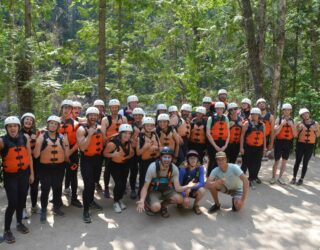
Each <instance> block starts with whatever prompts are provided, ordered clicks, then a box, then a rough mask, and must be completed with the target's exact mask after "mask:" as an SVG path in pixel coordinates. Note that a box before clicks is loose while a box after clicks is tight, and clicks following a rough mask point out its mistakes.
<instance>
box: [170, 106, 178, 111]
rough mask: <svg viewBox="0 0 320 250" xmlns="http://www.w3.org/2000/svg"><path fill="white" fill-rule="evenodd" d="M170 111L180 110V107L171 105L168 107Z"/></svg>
mask: <svg viewBox="0 0 320 250" xmlns="http://www.w3.org/2000/svg"><path fill="white" fill-rule="evenodd" d="M168 112H169V113H170V112H178V107H177V106H170V107H169V108H168Z"/></svg>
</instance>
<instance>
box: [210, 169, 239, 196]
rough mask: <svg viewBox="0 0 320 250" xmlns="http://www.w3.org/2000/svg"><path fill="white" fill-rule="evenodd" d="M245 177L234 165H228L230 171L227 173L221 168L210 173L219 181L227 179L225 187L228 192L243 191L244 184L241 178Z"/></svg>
mask: <svg viewBox="0 0 320 250" xmlns="http://www.w3.org/2000/svg"><path fill="white" fill-rule="evenodd" d="M241 175H243V172H242V170H241V168H240V167H239V166H238V165H236V164H232V163H228V169H227V171H226V172H223V171H222V170H221V169H220V168H219V167H217V168H215V169H213V170H212V171H211V173H210V176H211V177H214V178H217V179H223V178H226V180H225V182H224V185H225V186H226V188H227V189H228V190H235V191H242V189H243V182H242V180H241V179H240V178H239V177H240V176H241Z"/></svg>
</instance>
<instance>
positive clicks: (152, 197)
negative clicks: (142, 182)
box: [146, 189, 178, 206]
mask: <svg viewBox="0 0 320 250" xmlns="http://www.w3.org/2000/svg"><path fill="white" fill-rule="evenodd" d="M176 194H178V193H177V192H176V191H175V190H174V189H169V190H167V191H165V192H163V193H161V192H159V191H149V192H148V195H147V198H146V201H147V203H148V204H149V206H152V205H153V204H154V203H157V202H159V203H161V202H162V201H167V200H169V199H170V198H171V197H173V196H174V195H176Z"/></svg>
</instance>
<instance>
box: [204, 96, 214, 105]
mask: <svg viewBox="0 0 320 250" xmlns="http://www.w3.org/2000/svg"><path fill="white" fill-rule="evenodd" d="M204 102H210V103H211V102H212V99H211V97H210V96H205V97H203V99H202V103H204Z"/></svg>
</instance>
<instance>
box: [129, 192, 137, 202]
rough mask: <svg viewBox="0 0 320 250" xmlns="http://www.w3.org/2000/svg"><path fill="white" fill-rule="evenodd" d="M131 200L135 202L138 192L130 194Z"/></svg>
mask: <svg viewBox="0 0 320 250" xmlns="http://www.w3.org/2000/svg"><path fill="white" fill-rule="evenodd" d="M130 198H131V199H132V200H135V199H136V198H137V192H136V191H135V190H132V191H131V193H130Z"/></svg>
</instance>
